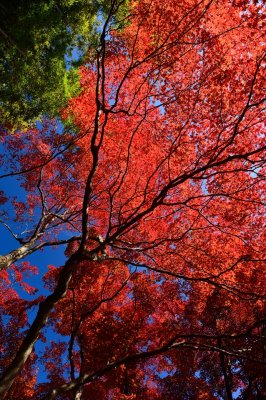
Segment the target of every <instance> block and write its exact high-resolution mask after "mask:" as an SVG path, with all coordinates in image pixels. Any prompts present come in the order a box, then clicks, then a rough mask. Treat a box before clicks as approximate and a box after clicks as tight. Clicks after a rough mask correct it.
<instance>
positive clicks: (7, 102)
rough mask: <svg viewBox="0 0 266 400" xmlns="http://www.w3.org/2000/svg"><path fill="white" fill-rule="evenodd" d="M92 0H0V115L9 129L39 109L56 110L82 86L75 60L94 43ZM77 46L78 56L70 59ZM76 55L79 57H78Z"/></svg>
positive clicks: (95, 4) (32, 117)
mask: <svg viewBox="0 0 266 400" xmlns="http://www.w3.org/2000/svg"><path fill="white" fill-rule="evenodd" d="M101 7H102V5H101V4H100V3H98V2H94V1H92V0H50V1H44V0H33V1H29V0H21V1H16V0H2V1H1V3H0V24H1V29H0V58H1V65H0V116H1V122H2V123H3V124H5V125H6V126H7V127H9V128H10V129H11V130H15V129H18V128H20V129H21V128H23V127H27V126H28V125H29V124H30V123H31V122H32V121H34V120H36V119H38V117H39V116H40V115H41V114H46V115H51V116H55V115H57V114H58V112H59V110H60V108H61V107H64V106H65V105H66V103H67V101H68V99H69V98H70V97H71V96H75V95H76V94H77V93H78V91H79V83H78V81H79V79H78V73H77V66H78V64H79V63H81V62H82V54H84V53H85V52H87V51H88V49H89V48H90V47H93V46H95V43H96V38H97V29H96V15H97V12H98V11H99V10H100V9H101ZM74 49H78V54H79V56H78V60H76V62H75V63H72V62H71V61H69V62H68V63H67V68H66V59H65V58H66V55H68V58H71V55H72V53H73V50H74ZM77 61H78V62H77Z"/></svg>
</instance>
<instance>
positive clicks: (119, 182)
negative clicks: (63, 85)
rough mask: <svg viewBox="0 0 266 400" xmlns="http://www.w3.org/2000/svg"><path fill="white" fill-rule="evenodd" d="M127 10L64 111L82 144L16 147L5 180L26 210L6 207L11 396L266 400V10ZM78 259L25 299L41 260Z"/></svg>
mask: <svg viewBox="0 0 266 400" xmlns="http://www.w3.org/2000/svg"><path fill="white" fill-rule="evenodd" d="M122 3H123V2H121V3H120V2H118V1H117V0H112V1H111V2H110V9H109V13H108V16H107V18H106V21H105V22H103V26H102V32H101V36H100V43H99V46H98V47H97V50H96V51H95V57H93V55H91V56H90V58H89V61H88V62H87V64H86V65H84V66H83V67H81V69H80V85H81V93H80V94H79V95H78V96H76V97H74V98H72V99H71V100H70V101H69V104H68V106H67V107H66V108H65V109H64V110H63V111H62V118H71V119H72V120H73V121H74V123H75V124H76V126H77V131H76V133H73V132H67V131H64V132H63V133H62V132H61V131H60V130H59V129H57V127H56V121H51V120H49V119H46V120H44V121H43V124H42V126H41V127H40V129H39V130H37V129H34V130H33V129H32V130H28V131H25V132H17V133H16V134H15V135H13V136H8V135H6V132H5V131H4V130H3V132H2V137H3V139H4V140H3V146H4V145H5V146H6V149H7V152H6V153H4V155H3V163H4V162H6V165H7V171H6V172H4V173H3V174H2V178H7V177H9V178H10V177H13V178H17V179H19V182H20V185H21V187H22V188H23V190H24V191H25V196H26V198H25V199H24V201H20V200H19V199H18V198H17V199H12V203H10V201H8V199H7V197H8V196H7V194H5V193H2V194H1V202H2V203H3V204H4V203H6V205H7V210H6V212H5V213H3V215H2V223H3V224H4V226H5V227H6V228H7V229H8V230H9V232H10V233H11V234H12V235H13V237H14V239H15V240H16V241H17V242H18V247H17V249H15V250H13V251H11V252H9V253H8V254H6V255H3V256H2V257H1V258H0V265H1V269H2V287H3V289H2V290H3V293H4V296H3V298H2V300H1V301H2V303H1V308H2V313H3V319H2V323H1V331H2V333H3V337H4V340H3V342H2V348H3V349H2V359H1V364H0V365H1V370H2V371H3V373H2V379H1V381H0V393H2V395H3V396H4V395H5V399H16V398H21V396H22V395H23V396H24V398H25V399H30V398H34V399H75V400H78V399H84V400H86V399H91V398H98V399H107V398H111V399H120V400H122V399H162V398H163V399H173V398H177V399H182V400H183V399H189V400H192V399H220V398H222V399H229V400H230V399H233V398H235V397H236V396H238V399H241V400H244V399H250V400H251V399H254V400H255V399H260V398H261V399H262V398H263V397H264V396H265V393H266V388H265V382H264V380H263V367H264V366H265V258H266V257H265V244H264V243H265V230H263V227H264V225H265V197H264V196H265V150H266V146H265V138H264V121H265V93H264V91H263V83H264V81H265V78H264V75H263V67H264V66H265V42H264V41H263V40H262V28H263V26H264V25H263V23H264V21H263V5H262V4H261V3H255V2H254V3H252V2H251V3H249V5H247V4H246V3H245V4H244V2H242V1H234V2H232V1H230V0H228V1H219V0H217V1H214V0H209V1H205V0H202V1H200V2H198V3H196V2H195V1H192V0H187V1H184V2H182V4H178V3H177V2H168V3H167V5H165V4H164V5H163V4H162V2H160V1H157V0H154V1H147V0H140V1H139V2H136V3H132V5H131V8H130V11H129V13H128V14H127V15H125V16H124V23H125V24H124V29H123V30H120V29H116V30H115V29H112V24H113V21H114V16H115V15H116V13H117V12H118V11H119V7H120V6H121V4H122ZM228 16H230V18H228ZM11 205H12V207H13V209H12V211H10V208H11ZM12 217H13V220H12ZM21 225H23V226H24V227H25V229H24V228H23V229H22V232H24V233H20V234H18V233H17V232H18V228H19V227H20V226H21ZM14 227H16V228H17V229H16V230H14ZM63 245H67V246H66V250H65V255H66V262H65V264H64V265H63V266H62V267H60V268H56V267H54V266H49V268H48V270H47V271H45V272H43V271H39V274H40V276H42V275H43V281H44V284H45V288H46V290H48V291H49V294H48V295H47V296H46V297H45V295H44V294H43V293H45V292H43V291H41V292H39V296H38V297H36V296H35V297H32V299H31V298H30V299H28V298H27V299H25V297H23V296H22V295H21V290H18V289H17V290H15V289H16V286H14V283H15V282H17V283H19V284H20V286H21V287H22V288H24V289H25V290H26V291H28V292H33V291H34V288H33V287H31V286H29V283H28V281H27V276H26V274H29V273H36V272H37V271H36V267H35V266H33V265H31V264H30V263H29V261H27V258H26V257H27V256H28V255H29V254H31V253H33V252H36V251H38V250H40V249H44V251H45V249H47V248H48V247H49V246H56V249H57V250H56V251H57V252H60V248H61V246H63ZM44 254H45V253H44ZM44 254H43V255H40V258H43V257H44ZM24 258H26V259H25V260H24V261H20V260H22V259H24ZM12 283H13V287H12ZM34 308H37V310H36V315H35V317H34V318H32V317H31V318H29V311H28V310H29V309H34ZM49 330H50V331H52V332H53V333H54V340H50V338H51V336H50V335H49ZM12 335H13V337H15V338H16V339H17V340H16V341H15V342H14V340H12V339H11V337H12ZM37 340H40V341H44V342H47V340H48V341H49V342H48V343H46V349H45V352H44V354H43V355H42V354H39V353H38V349H37V348H35V349H34V346H35V343H36V341H37ZM38 365H44V367H45V368H46V372H47V381H46V382H40V381H39V380H38V377H37V376H36V375H37V371H36V368H37V366H38ZM25 380H27V382H28V384H27V385H25V384H24V382H25ZM235 393H238V394H237V395H236V394H235Z"/></svg>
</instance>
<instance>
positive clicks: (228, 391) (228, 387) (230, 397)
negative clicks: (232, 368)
mask: <svg viewBox="0 0 266 400" xmlns="http://www.w3.org/2000/svg"><path fill="white" fill-rule="evenodd" d="M221 344H222V341H221V339H218V347H221ZM220 362H221V369H222V373H223V377H224V384H225V390H226V396H227V400H233V395H232V390H231V385H230V380H229V376H228V373H227V368H226V362H225V356H224V353H223V352H220Z"/></svg>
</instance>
